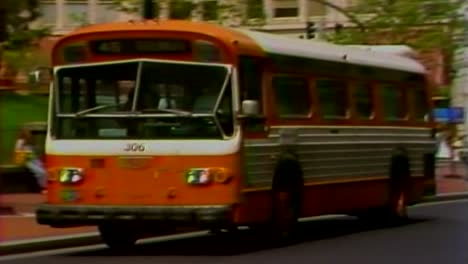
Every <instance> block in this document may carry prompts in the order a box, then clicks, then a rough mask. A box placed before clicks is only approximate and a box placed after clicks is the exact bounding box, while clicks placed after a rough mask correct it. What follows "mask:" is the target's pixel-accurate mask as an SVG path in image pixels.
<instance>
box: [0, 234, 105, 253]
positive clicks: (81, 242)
mask: <svg viewBox="0 0 468 264" xmlns="http://www.w3.org/2000/svg"><path fill="white" fill-rule="evenodd" d="M101 243H102V240H101V237H100V236H99V233H97V232H92V233H84V234H78V235H67V236H56V237H50V238H38V239H31V240H19V241H13V242H4V243H0V252H2V255H3V256H6V255H13V254H21V253H30V252H34V251H45V250H53V249H64V248H71V247H82V246H89V245H96V244H101Z"/></svg>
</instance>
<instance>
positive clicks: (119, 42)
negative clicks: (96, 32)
mask: <svg viewBox="0 0 468 264" xmlns="http://www.w3.org/2000/svg"><path fill="white" fill-rule="evenodd" d="M90 48H91V51H92V52H93V53H94V54H127V55H130V54H158V53H188V52H190V43H189V42H188V41H186V40H179V39H106V40H94V41H90Z"/></svg>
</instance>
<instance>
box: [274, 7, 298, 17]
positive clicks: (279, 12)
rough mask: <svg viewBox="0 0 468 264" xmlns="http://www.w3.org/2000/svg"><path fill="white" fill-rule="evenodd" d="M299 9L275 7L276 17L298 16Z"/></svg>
mask: <svg viewBox="0 0 468 264" xmlns="http://www.w3.org/2000/svg"><path fill="white" fill-rule="evenodd" d="M297 16H298V9H297V8H294V7H286V8H275V13H274V17H297Z"/></svg>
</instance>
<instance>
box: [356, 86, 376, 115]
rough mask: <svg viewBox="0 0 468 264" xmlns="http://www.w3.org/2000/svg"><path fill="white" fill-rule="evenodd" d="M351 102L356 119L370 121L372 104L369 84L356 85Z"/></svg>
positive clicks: (372, 112) (372, 109)
mask: <svg viewBox="0 0 468 264" xmlns="http://www.w3.org/2000/svg"><path fill="white" fill-rule="evenodd" d="M353 100H354V103H355V108H356V114H357V116H358V118H359V119H372V117H373V114H374V103H373V102H372V86H371V85H370V83H363V82H358V83H356V85H355V86H354V90H353Z"/></svg>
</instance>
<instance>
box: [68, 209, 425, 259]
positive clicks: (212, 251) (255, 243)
mask: <svg viewBox="0 0 468 264" xmlns="http://www.w3.org/2000/svg"><path fill="white" fill-rule="evenodd" d="M428 221H431V219H423V218H416V219H414V218H413V219H411V220H409V221H407V222H406V223H402V224H399V225H384V224H370V223H366V222H364V221H358V220H355V219H354V218H349V219H348V218H346V219H336V220H335V219H334V220H313V221H309V222H302V223H300V230H299V234H300V235H299V236H298V238H297V240H296V242H294V243H291V244H289V246H292V245H297V244H302V243H306V242H314V241H320V240H324V239H331V238H337V237H342V236H346V235H351V234H357V233H361V232H369V231H375V230H385V229H389V228H405V227H406V226H409V225H417V224H420V223H424V222H428ZM274 248H277V247H274V246H272V245H271V244H269V243H268V241H266V240H262V239H261V238H259V237H258V236H255V235H254V233H253V232H252V231H250V230H242V231H239V232H237V233H236V234H225V235H208V236H203V237H196V238H188V239H180V240H172V241H163V242H155V243H148V244H141V245H138V246H137V247H136V248H134V249H132V250H129V251H127V252H116V251H113V250H111V249H103V250H94V251H86V252H79V253H75V254H69V255H67V256H87V257H89V256H232V255H241V254H247V253H253V252H256V251H262V250H271V249H274Z"/></svg>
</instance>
